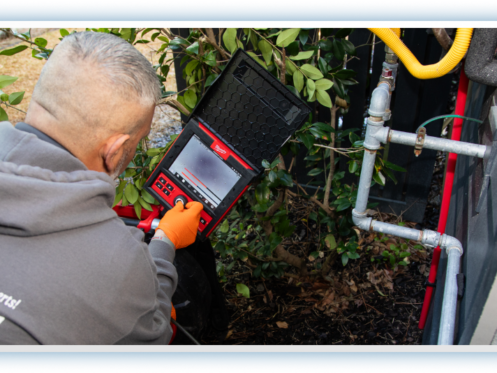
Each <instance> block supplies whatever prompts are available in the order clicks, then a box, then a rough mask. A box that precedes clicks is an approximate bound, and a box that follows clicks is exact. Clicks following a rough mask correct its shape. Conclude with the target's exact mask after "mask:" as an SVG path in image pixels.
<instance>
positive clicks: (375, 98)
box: [368, 82, 390, 118]
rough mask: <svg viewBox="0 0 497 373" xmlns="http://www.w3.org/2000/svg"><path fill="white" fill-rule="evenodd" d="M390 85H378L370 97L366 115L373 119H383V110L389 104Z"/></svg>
mask: <svg viewBox="0 0 497 373" xmlns="http://www.w3.org/2000/svg"><path fill="white" fill-rule="evenodd" d="M389 96H390V85H389V84H388V83H386V82H385V83H384V82H382V83H380V84H379V85H378V87H376V88H375V89H374V91H373V94H372V95H371V104H370V105H369V110H368V113H369V115H371V116H373V117H379V118H383V115H384V114H385V109H386V107H387V104H388V102H389Z"/></svg>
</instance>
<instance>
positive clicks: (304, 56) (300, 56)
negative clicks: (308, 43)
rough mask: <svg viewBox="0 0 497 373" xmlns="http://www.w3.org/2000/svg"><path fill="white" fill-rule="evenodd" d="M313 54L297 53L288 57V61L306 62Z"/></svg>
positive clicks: (308, 52) (309, 52) (312, 52)
mask: <svg viewBox="0 0 497 373" xmlns="http://www.w3.org/2000/svg"><path fill="white" fill-rule="evenodd" d="M313 54H314V51H306V52H299V54H297V55H296V56H290V59H291V60H294V61H301V60H306V59H308V58H311V57H312V55H313Z"/></svg>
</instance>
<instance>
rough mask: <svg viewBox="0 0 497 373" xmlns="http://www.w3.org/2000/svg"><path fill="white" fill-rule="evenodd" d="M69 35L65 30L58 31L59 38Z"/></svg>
mask: <svg viewBox="0 0 497 373" xmlns="http://www.w3.org/2000/svg"><path fill="white" fill-rule="evenodd" d="M67 35H69V31H67V30H66V29H65V28H61V29H60V36H62V37H65V36H67Z"/></svg>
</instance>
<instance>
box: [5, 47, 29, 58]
mask: <svg viewBox="0 0 497 373" xmlns="http://www.w3.org/2000/svg"><path fill="white" fill-rule="evenodd" d="M25 49H28V47H27V46H26V45H18V46H17V47H14V48H11V49H4V50H3V51H1V52H0V56H13V55H14V54H17V53H20V52H22V51H23V50H25Z"/></svg>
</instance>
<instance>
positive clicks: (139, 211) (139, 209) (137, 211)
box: [133, 203, 142, 219]
mask: <svg viewBox="0 0 497 373" xmlns="http://www.w3.org/2000/svg"><path fill="white" fill-rule="evenodd" d="M133 207H134V208H135V214H136V216H138V219H141V218H142V206H141V205H140V204H139V203H135V204H133Z"/></svg>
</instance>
